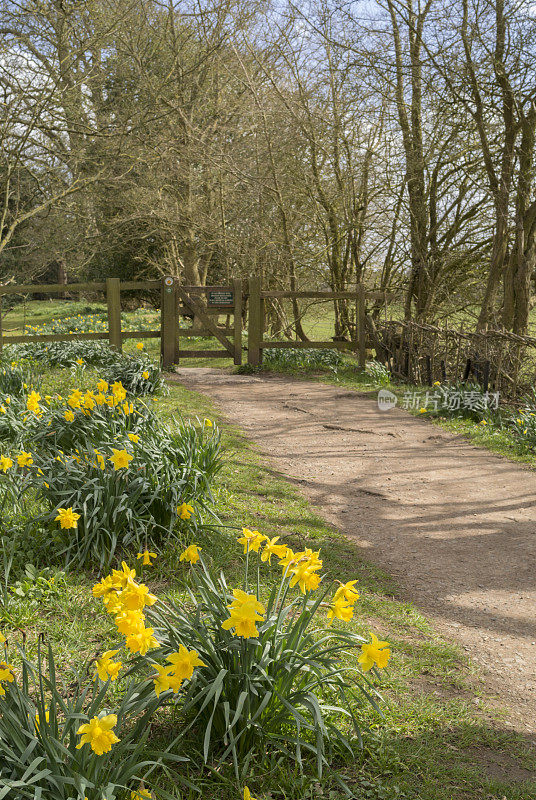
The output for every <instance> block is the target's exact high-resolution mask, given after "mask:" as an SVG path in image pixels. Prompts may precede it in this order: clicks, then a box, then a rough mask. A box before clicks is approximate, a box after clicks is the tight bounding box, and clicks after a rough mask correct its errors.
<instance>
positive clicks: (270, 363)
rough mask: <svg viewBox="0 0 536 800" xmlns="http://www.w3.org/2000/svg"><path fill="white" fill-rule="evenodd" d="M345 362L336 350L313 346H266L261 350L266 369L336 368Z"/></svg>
mask: <svg viewBox="0 0 536 800" xmlns="http://www.w3.org/2000/svg"><path fill="white" fill-rule="evenodd" d="M344 363H345V360H344V356H343V355H342V353H340V352H339V351H338V350H330V349H327V348H326V349H318V350H316V349H314V348H304V349H301V348H300V349H298V348H295V349H294V348H266V349H265V350H263V366H264V367H267V368H268V369H282V370H296V369H300V370H303V369H306V370H315V369H330V370H336V369H337V368H338V367H341V366H342V365H343V364H344Z"/></svg>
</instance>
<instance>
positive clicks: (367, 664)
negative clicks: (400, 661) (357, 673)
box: [357, 633, 391, 672]
mask: <svg viewBox="0 0 536 800" xmlns="http://www.w3.org/2000/svg"><path fill="white" fill-rule="evenodd" d="M370 638H371V640H372V641H371V642H370V644H363V645H361V655H360V656H359V658H358V659H357V660H358V661H359V663H360V664H361V669H362V670H363V672H368V671H369V669H372V667H373V666H374V665H376V666H377V667H378V668H379V669H383V668H384V667H386V666H387V662H388V661H389V658H390V657H391V651H390V650H389V647H390V645H389V642H381V641H380V640H379V639H378V638H377V637H376V636H375V635H374V634H373V633H371V634H370Z"/></svg>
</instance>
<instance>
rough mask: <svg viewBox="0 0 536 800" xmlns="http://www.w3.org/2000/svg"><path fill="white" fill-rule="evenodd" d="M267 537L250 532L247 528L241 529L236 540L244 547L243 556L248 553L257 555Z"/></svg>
mask: <svg viewBox="0 0 536 800" xmlns="http://www.w3.org/2000/svg"><path fill="white" fill-rule="evenodd" d="M266 538H267V537H266V536H265V535H264V534H263V533H259V531H250V530H249V528H242V536H241V537H240V538H239V539H237V541H238V543H239V544H243V545H244V555H245V554H246V553H247V552H248V551H249V552H250V553H258V552H259V548H260V546H261V544H262V543H263V542H264V541H265V539H266Z"/></svg>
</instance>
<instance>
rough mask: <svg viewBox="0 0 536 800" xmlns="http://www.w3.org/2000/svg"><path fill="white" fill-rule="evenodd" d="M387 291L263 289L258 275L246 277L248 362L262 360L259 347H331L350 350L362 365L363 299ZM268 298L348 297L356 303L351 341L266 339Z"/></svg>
mask: <svg viewBox="0 0 536 800" xmlns="http://www.w3.org/2000/svg"><path fill="white" fill-rule="evenodd" d="M390 296H391V295H389V294H388V293H386V292H382V291H367V290H366V289H365V287H364V286H362V285H361V284H360V285H358V286H357V287H356V289H355V290H354V291H351V292H330V291H307V292H292V291H266V290H263V289H262V286H261V280H260V278H258V277H254V278H250V279H249V316H248V363H249V364H251V365H252V366H256V365H258V364H260V363H262V351H263V350H264V349H266V348H276V349H277V348H292V349H293V348H307V349H308V348H311V349H320V348H322V349H324V348H327V349H332V350H348V351H353V352H354V353H355V354H356V356H357V358H358V360H359V365H360V366H361V367H364V366H365V361H366V349H367V346H368V345H369V344H370V341H369V337H368V334H367V325H366V315H365V301H366V300H382V302H385V301H386V300H387V299H389V298H390ZM270 299H278V300H282V299H290V300H292V299H296V300H300V299H303V300H324V301H327V302H333V301H334V300H350V301H353V302H354V303H355V304H356V326H355V332H354V337H353V341H336V340H334V339H329V340H327V341H307V342H302V341H280V340H265V339H264V332H265V327H266V326H265V313H264V306H265V302H266V300H270Z"/></svg>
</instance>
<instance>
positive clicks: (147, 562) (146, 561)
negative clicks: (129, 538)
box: [136, 550, 156, 567]
mask: <svg viewBox="0 0 536 800" xmlns="http://www.w3.org/2000/svg"><path fill="white" fill-rule="evenodd" d="M136 558H138V559H139V558H143V561H142V562H141V563H142V564H143V566H144V567H150V566H151V564H152V563H153V562H152V561H151V558H156V553H150V552H149V551H148V550H144V551H143V553H138V555H137V556H136Z"/></svg>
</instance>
